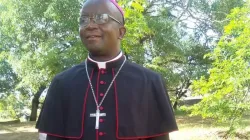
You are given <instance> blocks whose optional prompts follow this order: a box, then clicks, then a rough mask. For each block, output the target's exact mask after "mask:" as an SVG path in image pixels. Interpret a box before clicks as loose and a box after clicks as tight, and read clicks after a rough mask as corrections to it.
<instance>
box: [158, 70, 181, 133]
mask: <svg viewBox="0 0 250 140" xmlns="http://www.w3.org/2000/svg"><path fill="white" fill-rule="evenodd" d="M153 92H154V97H155V99H156V101H157V108H158V109H159V113H160V116H161V118H162V119H163V120H162V122H161V124H162V125H163V126H162V127H163V129H164V130H165V133H166V134H167V133H170V132H173V131H177V130H178V126H177V123H176V119H175V114H174V110H173V107H172V104H171V101H170V97H169V94H168V91H167V88H166V83H165V82H164V80H163V77H162V76H161V75H158V76H157V78H156V79H155V82H154V83H153Z"/></svg>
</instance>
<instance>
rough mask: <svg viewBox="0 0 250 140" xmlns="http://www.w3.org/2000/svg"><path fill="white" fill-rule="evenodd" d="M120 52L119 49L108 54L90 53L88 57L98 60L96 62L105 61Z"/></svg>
mask: <svg viewBox="0 0 250 140" xmlns="http://www.w3.org/2000/svg"><path fill="white" fill-rule="evenodd" d="M120 53H121V50H119V51H117V52H114V53H113V54H109V55H94V54H91V53H90V55H89V57H90V58H91V59H93V60H95V61H98V62H105V61H109V60H112V59H114V58H115V57H117V56H118V55H119V54H120Z"/></svg>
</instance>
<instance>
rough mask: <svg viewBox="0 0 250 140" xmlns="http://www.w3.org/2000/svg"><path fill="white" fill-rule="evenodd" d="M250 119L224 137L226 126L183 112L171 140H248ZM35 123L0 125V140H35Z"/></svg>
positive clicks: (249, 138) (177, 118)
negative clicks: (234, 131)
mask: <svg viewBox="0 0 250 140" xmlns="http://www.w3.org/2000/svg"><path fill="white" fill-rule="evenodd" d="M249 118H250V117H249V116H246V117H244V118H243V121H242V123H241V125H242V126H247V128H244V129H243V128H239V129H238V131H237V133H236V136H235V137H224V136H225V131H226V130H227V128H226V125H227V124H217V125H214V124H213V121H214V120H211V119H210V120H209V119H206V120H204V119H202V118H201V117H189V116H187V115H186V114H185V113H184V112H177V113H176V120H177V123H178V126H179V131H177V132H172V133H170V136H171V140H250V119H249ZM34 126H35V122H26V123H19V124H4V125H3V124H2V125H1V124H0V140H37V139H38V133H37V130H36V129H35V128H34Z"/></svg>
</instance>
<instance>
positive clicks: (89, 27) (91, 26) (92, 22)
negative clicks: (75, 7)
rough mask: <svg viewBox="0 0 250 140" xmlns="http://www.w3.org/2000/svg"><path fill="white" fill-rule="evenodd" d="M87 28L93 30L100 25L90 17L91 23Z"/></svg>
mask: <svg viewBox="0 0 250 140" xmlns="http://www.w3.org/2000/svg"><path fill="white" fill-rule="evenodd" d="M85 28H86V30H91V29H92V30H93V29H96V28H98V25H97V24H96V23H95V21H94V19H93V18H90V19H89V24H88V25H87V26H86V27H85Z"/></svg>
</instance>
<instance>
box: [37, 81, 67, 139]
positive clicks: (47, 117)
mask: <svg viewBox="0 0 250 140" xmlns="http://www.w3.org/2000/svg"><path fill="white" fill-rule="evenodd" d="M61 82H62V81H60V80H59V79H58V78H57V77H55V78H54V79H53V80H52V82H51V84H50V87H49V89H48V91H47V95H46V98H45V101H44V104H43V106H42V110H41V113H40V115H39V118H38V121H37V124H36V128H37V129H38V130H39V132H40V133H45V134H49V135H55V136H62V137H63V136H64V135H65V133H64V114H63V110H64V109H63V85H62V83H61Z"/></svg>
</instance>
